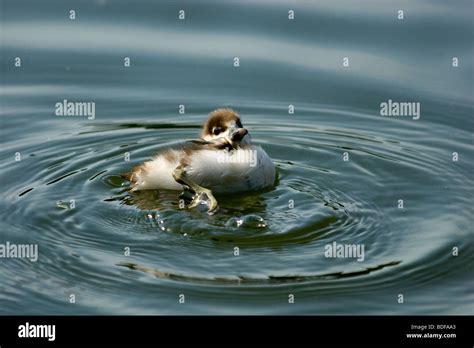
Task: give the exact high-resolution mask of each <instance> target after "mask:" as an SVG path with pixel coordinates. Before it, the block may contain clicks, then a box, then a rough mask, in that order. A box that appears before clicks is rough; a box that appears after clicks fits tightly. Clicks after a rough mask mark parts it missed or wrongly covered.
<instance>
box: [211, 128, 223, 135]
mask: <svg viewBox="0 0 474 348" xmlns="http://www.w3.org/2000/svg"><path fill="white" fill-rule="evenodd" d="M220 132H222V128H221V127H214V128H213V129H212V134H214V135H219V133H220Z"/></svg>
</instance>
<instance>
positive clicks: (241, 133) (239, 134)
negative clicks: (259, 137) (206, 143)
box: [230, 128, 249, 141]
mask: <svg viewBox="0 0 474 348" xmlns="http://www.w3.org/2000/svg"><path fill="white" fill-rule="evenodd" d="M248 132H249V131H248V130H247V129H245V128H237V129H236V130H235V131H234V132H232V134H231V136H230V138H231V140H232V141H241V140H242V139H243V138H244V137H245V136H246V135H247V133H248Z"/></svg>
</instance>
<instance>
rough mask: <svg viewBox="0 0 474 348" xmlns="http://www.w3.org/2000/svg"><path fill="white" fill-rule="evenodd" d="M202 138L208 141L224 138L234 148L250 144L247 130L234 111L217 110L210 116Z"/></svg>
mask: <svg viewBox="0 0 474 348" xmlns="http://www.w3.org/2000/svg"><path fill="white" fill-rule="evenodd" d="M201 137H202V138H203V139H204V140H207V141H214V140H217V139H222V138H224V139H225V140H226V141H228V142H229V143H230V144H231V145H232V146H234V147H238V146H239V145H241V144H247V143H249V142H250V139H249V135H248V131H247V129H245V128H244V127H243V126H242V122H241V121H240V117H239V114H238V113H237V112H235V111H234V110H232V109H217V110H214V111H213V112H211V113H210V114H209V118H208V119H207V121H206V123H205V124H204V126H203V129H202V134H201Z"/></svg>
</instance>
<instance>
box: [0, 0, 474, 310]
mask: <svg viewBox="0 0 474 348" xmlns="http://www.w3.org/2000/svg"><path fill="white" fill-rule="evenodd" d="M1 7H2V8H1V13H2V15H1V16H2V17H1V29H2V33H1V35H2V36H1V45H2V48H1V74H2V75H1V87H0V101H1V119H0V122H1V141H2V147H1V149H0V159H1V163H0V175H1V183H2V184H1V188H2V194H1V196H0V209H1V211H2V219H1V222H0V243H6V242H7V241H9V242H10V243H33V244H38V247H39V259H38V261H37V262H31V261H29V260H26V259H0V313H1V314H473V312H474V305H473V303H474V296H473V292H472V289H473V285H474V284H473V276H474V272H473V255H474V240H473V227H472V226H473V177H472V173H473V169H474V168H473V164H472V163H473V160H474V156H473V136H472V131H473V126H474V125H473V118H472V108H473V78H472V76H473V71H474V69H473V63H472V62H473V52H474V51H473V45H472V41H471V40H472V37H471V35H470V33H472V31H473V21H472V10H473V5H472V2H471V1H459V2H457V4H456V6H454V5H453V4H451V3H450V2H445V1H416V2H412V1H397V2H396V3H395V2H393V1H369V0H366V1H361V2H357V4H356V3H355V2H347V1H323V2H321V1H318V2H314V3H313V4H310V2H307V3H306V2H304V3H303V2H283V1H274V2H272V4H269V3H267V2H264V1H252V2H237V1H231V2H226V3H225V4H224V3H222V2H217V1H215V2H213V1H206V2H200V4H199V5H198V4H196V3H194V2H191V1H182V2H180V3H179V4H178V3H176V2H175V1H161V2H154V3H153V4H152V3H150V2H147V1H134V2H133V4H131V3H130V2H128V1H122V0H120V1H81V2H74V1H41V2H37V1H2V3H1ZM70 9H75V10H76V19H75V20H70V19H69V17H68V13H69V10H70ZM180 9H185V10H186V19H185V20H184V21H179V20H178V11H179V10H180ZM289 9H293V10H294V11H295V20H293V21H290V20H288V10H289ZM399 9H403V10H404V11H405V19H404V20H398V19H397V10H399ZM15 57H21V67H15V66H14V62H15V61H14V60H15ZM124 57H130V59H131V66H130V67H124V64H123V62H124V61H123V60H124ZM234 57H239V58H240V67H238V68H235V67H234V66H233V59H234ZM343 57H349V62H350V64H349V67H343V64H342V59H343ZM453 57H458V58H459V66H458V67H453V66H452V58H453ZM64 99H68V100H70V101H94V102H95V103H96V117H95V119H93V120H88V119H87V118H86V117H57V116H55V113H54V111H55V109H54V105H55V103H57V102H61V101H62V100H64ZM388 99H392V100H394V101H406V102H420V103H421V117H420V119H419V120H413V119H412V118H410V117H403V118H402V117H398V118H397V117H383V116H380V114H379V112H380V103H381V102H384V101H387V100H388ZM180 104H184V105H185V107H186V113H185V114H184V115H181V114H179V113H178V106H179V105H180ZM290 104H292V105H294V106H295V113H294V114H291V115H289V114H288V105H290ZM223 106H229V107H233V108H235V109H236V110H237V111H238V112H239V113H240V114H241V116H242V118H243V121H244V125H245V126H246V127H247V128H248V129H249V130H250V133H251V135H252V137H253V140H254V142H255V143H257V144H259V145H261V146H262V147H263V148H264V149H265V150H266V151H267V152H268V154H269V155H270V156H271V157H272V158H273V159H274V162H275V164H276V166H277V170H278V175H279V181H278V183H277V185H276V186H275V187H274V188H272V189H270V190H266V191H264V192H255V193H248V194H238V195H233V196H221V197H218V200H219V202H220V206H221V211H220V213H218V214H217V215H214V216H208V215H207V214H206V212H205V211H203V210H200V209H196V210H180V209H179V207H178V201H179V194H180V193H179V192H165V191H160V192H144V193H140V194H135V195H130V194H128V193H127V192H125V191H124V185H126V183H124V182H123V181H122V180H121V179H120V177H119V174H120V173H123V172H126V171H128V170H130V168H131V167H133V166H134V165H137V164H140V163H141V162H143V161H144V160H146V159H149V158H150V157H151V156H152V155H154V154H155V153H156V152H157V151H159V150H160V149H164V148H166V147H168V146H170V145H176V144H178V143H179V142H180V141H183V140H185V139H192V138H195V137H197V136H198V135H199V129H200V126H201V125H202V123H203V121H204V120H205V118H206V115H207V113H208V112H210V111H211V110H213V109H215V108H217V107H223ZM17 152H19V153H20V154H21V161H15V153H17ZM453 152H456V153H458V155H459V160H458V161H453ZM125 153H129V154H130V161H129V162H127V161H125V160H124V156H125ZM344 153H347V155H348V156H349V160H348V161H344V160H343V156H344ZM400 199H403V203H404V208H403V209H399V208H398V201H399V200H400ZM70 200H74V201H75V208H74V209H70V207H69V206H68V204H69V201H70ZM291 203H293V204H294V207H293V208H290V207H289V204H291ZM333 242H336V243H341V244H344V243H346V244H360V245H364V247H365V258H364V260H363V261H362V262H358V261H357V260H356V259H353V258H326V257H325V255H324V251H325V246H326V245H327V244H331V243H333ZM127 247H128V248H130V251H131V254H130V256H125V255H124V248H127ZM235 247H239V249H240V256H234V248H235ZM455 247H456V248H458V250H459V255H458V256H453V248H455ZM70 294H75V295H76V303H75V304H70V303H69V295H70ZM179 294H184V295H185V297H186V303H185V304H180V303H179V302H178V296H179ZM289 294H293V295H294V296H295V302H294V303H293V304H289V303H288V296H289ZM399 294H403V296H404V303H403V304H399V303H398V295H399Z"/></svg>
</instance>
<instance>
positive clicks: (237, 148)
mask: <svg viewBox="0 0 474 348" xmlns="http://www.w3.org/2000/svg"><path fill="white" fill-rule="evenodd" d="M275 175H276V174H275V166H274V164H273V161H272V160H271V159H270V157H269V156H268V155H267V153H266V152H265V151H264V150H263V149H262V148H261V147H260V146H256V145H254V144H252V141H251V138H250V134H249V132H248V130H247V129H246V128H244V127H243V125H242V121H241V119H240V116H239V115H238V113H237V112H235V111H234V110H232V109H228V108H224V109H217V110H215V111H213V112H211V113H210V114H209V117H208V119H207V121H206V122H205V124H204V125H203V127H202V132H201V138H200V139H197V140H190V141H187V142H185V143H184V145H183V146H182V147H181V148H180V149H166V150H164V151H161V152H159V153H158V154H157V155H156V156H155V157H154V158H152V159H151V160H149V161H146V162H144V163H143V164H141V165H139V166H137V167H135V168H133V170H132V172H131V173H129V174H126V175H125V177H126V178H127V179H128V180H129V181H130V184H131V185H130V189H131V191H140V190H157V189H166V190H183V189H189V190H191V191H192V192H193V193H194V197H193V200H192V202H191V204H190V205H189V208H193V207H195V206H197V205H198V204H200V203H201V202H202V201H203V200H204V201H205V200H206V199H207V201H208V202H209V204H208V212H209V214H214V213H215V212H217V210H218V202H217V200H216V198H215V197H214V193H239V192H245V191H253V190H259V189H263V188H266V187H269V186H272V185H273V184H274V182H275Z"/></svg>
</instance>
